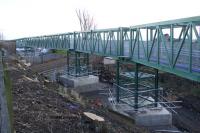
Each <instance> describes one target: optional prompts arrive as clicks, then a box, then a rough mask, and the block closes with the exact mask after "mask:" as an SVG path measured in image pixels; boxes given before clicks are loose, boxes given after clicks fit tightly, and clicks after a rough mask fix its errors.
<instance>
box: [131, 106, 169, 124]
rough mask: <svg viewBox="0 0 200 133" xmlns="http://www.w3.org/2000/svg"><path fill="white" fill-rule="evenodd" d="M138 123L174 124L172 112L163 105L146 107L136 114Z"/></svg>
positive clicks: (135, 117)
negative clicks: (154, 107)
mask: <svg viewBox="0 0 200 133" xmlns="http://www.w3.org/2000/svg"><path fill="white" fill-rule="evenodd" d="M134 119H135V122H136V124H137V125H141V126H170V125H172V114H171V113H170V112H169V111H168V110H167V109H165V108H164V107H161V108H160V109H159V108H158V109H145V110H143V111H140V112H138V113H136V114H135V115H134Z"/></svg>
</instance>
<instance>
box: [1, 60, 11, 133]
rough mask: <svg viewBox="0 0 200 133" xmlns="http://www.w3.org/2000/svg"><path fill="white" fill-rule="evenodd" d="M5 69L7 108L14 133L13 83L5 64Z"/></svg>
mask: <svg viewBox="0 0 200 133" xmlns="http://www.w3.org/2000/svg"><path fill="white" fill-rule="evenodd" d="M3 68H4V84H5V95H6V102H7V107H8V113H9V120H10V127H11V132H12V133H13V131H14V127H13V102H12V101H13V97H12V82H11V80H10V75H9V72H8V70H7V66H6V65H5V64H4V63H3Z"/></svg>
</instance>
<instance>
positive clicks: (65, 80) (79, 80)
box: [59, 75, 99, 88]
mask: <svg viewBox="0 0 200 133" xmlns="http://www.w3.org/2000/svg"><path fill="white" fill-rule="evenodd" d="M59 81H60V83H62V84H63V85H64V86H65V87H73V88H76V87H79V86H84V85H89V84H94V83H98V82H99V77H98V76H94V75H88V76H82V77H74V76H70V75H61V76H60V77H59Z"/></svg>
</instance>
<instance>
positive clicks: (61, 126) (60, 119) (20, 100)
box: [6, 57, 149, 133]
mask: <svg viewBox="0 0 200 133" xmlns="http://www.w3.org/2000/svg"><path fill="white" fill-rule="evenodd" d="M6 65H7V66H8V71H9V74H10V77H11V81H12V89H13V90H12V94H13V113H14V119H13V121H14V130H15V131H16V132H17V133H33V132H34V133H68V132H69V133H81V132H86V133H87V132H88V133H89V132H91V133H93V132H97V131H98V132H109V133H110V132H111V133H112V132H113V133H120V132H121V133H126V132H134V133H145V132H149V131H148V130H147V129H145V128H143V127H138V126H136V125H135V124H134V122H133V121H132V120H128V119H126V118H123V117H121V116H119V115H116V114H115V113H113V112H110V111H108V110H107V109H106V108H104V107H102V106H96V105H94V104H91V102H88V101H87V102H84V101H82V102H80V101H78V100H76V98H74V97H73V96H71V95H68V94H63V93H61V92H60V91H59V90H60V85H59V84H57V83H54V82H50V81H48V80H47V79H45V78H44V77H42V76H41V75H38V74H37V73H35V72H33V71H32V70H31V69H30V68H29V67H28V66H26V65H25V64H24V63H23V62H21V61H20V60H18V59H17V58H15V57H11V58H9V59H7V61H6ZM83 112H92V113H94V114H96V115H99V116H101V117H103V118H104V119H105V122H103V123H98V122H96V121H95V122H93V121H91V122H88V121H87V120H86V118H85V116H84V115H83ZM94 125H96V126H95V127H96V128H94Z"/></svg>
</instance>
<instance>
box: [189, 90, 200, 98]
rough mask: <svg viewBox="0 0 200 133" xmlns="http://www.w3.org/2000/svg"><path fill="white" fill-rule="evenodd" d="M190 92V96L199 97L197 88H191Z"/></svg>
mask: <svg viewBox="0 0 200 133" xmlns="http://www.w3.org/2000/svg"><path fill="white" fill-rule="evenodd" d="M190 91H191V94H192V95H194V96H197V97H200V89H199V88H192V89H191V90H190Z"/></svg>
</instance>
